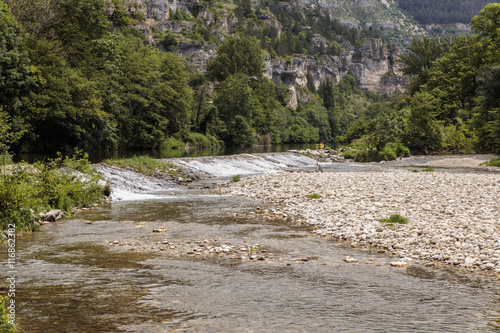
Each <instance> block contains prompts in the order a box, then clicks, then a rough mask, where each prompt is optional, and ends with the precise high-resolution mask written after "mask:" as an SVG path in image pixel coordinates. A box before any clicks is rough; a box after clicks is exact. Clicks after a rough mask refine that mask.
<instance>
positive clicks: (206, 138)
mask: <svg viewBox="0 0 500 333" xmlns="http://www.w3.org/2000/svg"><path fill="white" fill-rule="evenodd" d="M110 2H112V3H113V5H114V8H115V11H114V13H113V14H112V15H110V16H109V17H108V16H106V15H105V14H104V13H105V12H106V11H105V9H106V1H105V0H54V1H50V2H48V3H47V1H44V0H15V1H14V0H3V1H0V54H2V56H1V57H0V91H1V93H0V161H1V163H3V164H6V163H10V160H9V156H10V154H9V151H13V152H16V153H18V152H34V151H36V152H48V151H63V152H65V154H71V153H72V148H71V147H78V148H79V149H115V148H123V149H151V148H153V149H156V148H174V147H184V146H185V144H186V143H189V146H191V147H213V146H219V145H221V144H228V145H252V144H256V143H262V144H270V143H311V142H319V141H323V142H332V141H337V142H340V143H341V144H345V145H351V146H352V148H353V150H350V151H346V152H345V153H344V155H345V156H346V157H351V158H355V159H356V160H359V161H371V160H375V161H382V160H392V159H395V158H398V157H401V156H407V155H408V154H409V152H410V151H412V152H415V153H424V154H425V153H434V152H438V153H445V152H451V153H472V152H499V149H500V148H499V147H500V111H499V110H500V104H499V99H498V95H499V84H498V82H500V61H499V60H498V59H500V52H499V50H500V47H499V44H498V36H497V35H498V33H497V30H498V29H499V27H498V22H497V21H496V20H495V19H493V18H496V17H497V16H498V14H499V13H500V9H499V6H500V5H498V4H489V5H488V6H486V7H485V8H484V9H483V10H482V11H481V13H480V15H479V16H477V17H475V18H474V19H473V20H472V22H471V28H472V31H473V34H471V35H468V36H462V37H457V38H455V39H442V40H438V39H432V38H427V37H424V38H422V39H414V40H413V43H412V45H411V46H410V47H409V48H408V53H407V54H406V55H404V56H403V57H402V58H401V61H402V63H403V71H404V72H405V73H406V74H408V75H410V76H411V77H412V87H411V91H410V93H409V95H401V94H396V95H394V96H392V97H389V96H387V95H379V94H375V93H373V92H362V91H360V90H359V89H358V87H359V82H357V80H356V78H355V77H354V76H352V75H351V74H347V75H344V76H343V77H342V80H341V81H340V82H339V83H338V84H337V85H334V83H332V82H330V81H328V80H326V81H323V82H321V83H320V85H319V86H317V85H316V84H317V82H315V81H314V78H313V75H312V74H311V73H307V75H306V80H307V82H304V83H305V86H304V87H297V89H296V90H297V94H298V95H299V99H300V100H301V101H302V102H301V103H299V105H298V107H297V108H296V109H293V108H291V107H290V106H288V105H289V92H288V89H287V86H286V85H285V84H275V83H273V82H272V81H271V80H269V79H267V78H266V77H264V76H263V69H264V67H265V66H264V57H266V58H269V57H271V58H277V57H281V58H282V59H283V60H285V59H286V61H287V62H288V63H289V65H291V66H292V67H293V66H294V65H300V64H299V63H298V62H299V61H300V59H297V58H294V56H296V55H305V54H308V55H310V56H312V57H314V58H315V59H316V60H317V61H318V62H322V61H325V62H331V61H332V59H337V58H334V57H335V56H339V55H341V53H342V48H343V47H345V46H347V45H348V43H349V44H351V45H353V46H359V45H360V43H362V42H364V41H365V40H366V39H367V38H372V37H377V36H378V31H379V30H380V31H381V28H380V29H379V28H376V29H375V28H373V29H368V30H362V29H356V28H347V27H346V26H345V25H342V24H340V23H339V22H338V21H337V20H335V19H332V18H331V17H330V15H329V13H328V11H323V10H321V9H319V8H316V7H314V6H311V5H303V6H304V7H300V6H302V5H301V4H298V3H293V4H292V3H291V4H289V5H288V3H287V4H285V3H283V2H276V1H264V2H263V3H262V4H261V5H260V6H258V7H252V5H251V3H250V1H249V0H238V1H236V2H235V4H234V5H233V4H224V3H221V2H217V1H205V2H204V6H205V7H206V8H207V10H208V11H209V12H211V13H212V14H213V15H214V17H218V18H220V17H221V16H222V15H226V14H227V15H233V14H234V16H236V17H237V18H238V24H237V26H236V32H237V34H236V35H237V36H238V37H235V36H226V37H225V38H223V41H222V38H220V37H221V36H219V35H217V31H215V30H214V31H212V30H211V29H212V28H211V27H209V26H207V25H205V24H204V22H203V20H202V19H200V18H195V16H196V14H197V12H196V11H197V10H199V8H198V9H194V8H193V9H192V10H191V12H189V11H184V10H182V9H178V10H176V11H175V12H172V13H171V20H175V21H179V22H178V23H182V22H184V23H186V24H187V23H189V27H187V28H186V29H184V31H182V32H178V33H172V32H161V31H159V30H157V29H153V30H154V31H153V35H154V39H155V43H157V44H156V45H150V44H145V43H144V32H143V31H141V30H140V29H138V28H136V27H135V26H136V25H137V24H139V23H141V22H143V20H144V18H143V17H142V14H140V13H141V11H140V10H138V8H137V7H135V8H132V7H134V6H136V5H128V6H132V7H130V8H129V9H127V8H128V7H127V8H126V6H125V5H124V2H123V1H122V0H110V1H108V3H110ZM417 2H418V1H417V0H415V1H413V2H412V3H417ZM462 2H463V1H462ZM462 2H460V4H462ZM436 6H437V5H436ZM389 7H390V6H389ZM448 7H449V6H448ZM353 8H354V7H353ZM377 8H378V7H377ZM391 8H392V7H391ZM391 8H388V9H387V10H388V11H394V10H395V9H394V8H392V9H391ZM299 9H300V10H299ZM373 10H374V11H375V9H373ZM378 10H379V9H377V11H378ZM304 13H306V15H304ZM394 13H395V12H394ZM356 15H357V17H359V18H362V17H365V18H366V17H368V16H367V15H368V12H365V11H364V9H357V12H356ZM373 15H375V13H373ZM377 15H378V14H377ZM398 17H399V16H398ZM185 21H189V22H185ZM278 22H279V24H281V27H282V31H281V33H278V30H277V29H276V25H275V23H278ZM110 31H113V32H110ZM319 35H320V36H319ZM185 41H203V42H210V43H214V44H216V45H217V56H216V57H215V58H214V59H212V60H210V61H209V63H208V64H207V70H208V74H206V75H205V74H201V73H198V72H197V71H196V68H193V67H190V66H187V64H186V63H185V62H184V61H183V60H182V59H180V58H179V57H178V56H177V55H175V54H174V53H171V52H168V51H173V50H175V49H176V48H178V47H180V44H179V43H180V42H185ZM382 47H383V48H387V49H388V50H391V48H393V47H394V46H392V45H390V44H384V45H383V46H382ZM160 49H161V50H162V51H160ZM163 51H167V52H163ZM332 57H333V58H332ZM354 57H356V55H354ZM336 61H338V60H336ZM388 75H389V74H388Z"/></svg>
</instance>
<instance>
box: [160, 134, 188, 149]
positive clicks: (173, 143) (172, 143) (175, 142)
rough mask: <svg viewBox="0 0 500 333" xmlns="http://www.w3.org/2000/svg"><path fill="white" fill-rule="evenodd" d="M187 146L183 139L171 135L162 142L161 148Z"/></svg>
mask: <svg viewBox="0 0 500 333" xmlns="http://www.w3.org/2000/svg"><path fill="white" fill-rule="evenodd" d="M185 146H186V144H185V143H184V142H183V141H181V140H179V139H176V138H174V137H173V136H171V137H169V138H167V139H166V140H165V141H163V142H162V144H161V146H160V149H172V148H184V147H185Z"/></svg>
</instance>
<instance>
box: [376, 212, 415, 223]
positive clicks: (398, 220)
mask: <svg viewBox="0 0 500 333" xmlns="http://www.w3.org/2000/svg"><path fill="white" fill-rule="evenodd" d="M380 222H382V223H390V224H394V223H397V224H407V223H408V219H407V218H406V217H403V216H401V215H399V214H394V215H391V216H390V217H389V218H388V219H382V220H380Z"/></svg>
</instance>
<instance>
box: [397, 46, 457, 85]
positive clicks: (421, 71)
mask: <svg viewBox="0 0 500 333" xmlns="http://www.w3.org/2000/svg"><path fill="white" fill-rule="evenodd" d="M449 46H450V40H444V41H443V42H440V41H439V40H438V39H436V38H429V37H426V36H424V37H423V38H422V39H420V38H417V37H414V38H413V40H412V43H411V45H410V46H409V47H408V48H407V49H408V51H409V52H408V54H403V55H401V56H400V61H401V62H402V63H403V69H402V71H403V73H405V74H406V75H410V76H412V90H413V91H417V90H418V89H419V88H420V86H421V85H423V84H425V83H426V82H427V80H428V76H429V74H428V72H429V69H430V68H431V66H432V64H433V62H434V61H436V60H437V59H438V58H440V57H441V56H442V55H443V54H444V53H446V52H447V51H448V49H449Z"/></svg>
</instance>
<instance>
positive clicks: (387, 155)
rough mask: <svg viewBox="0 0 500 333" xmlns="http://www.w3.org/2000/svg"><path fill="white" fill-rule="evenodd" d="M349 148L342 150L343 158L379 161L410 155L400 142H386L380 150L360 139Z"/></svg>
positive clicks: (358, 160) (359, 160) (357, 160)
mask: <svg viewBox="0 0 500 333" xmlns="http://www.w3.org/2000/svg"><path fill="white" fill-rule="evenodd" d="M351 146H352V148H351V149H350V150H344V152H342V156H344V158H352V159H354V160H355V161H356V162H379V161H392V160H395V159H397V158H398V157H402V156H404V157H408V156H410V150H409V149H408V147H406V146H405V145H403V144H402V143H394V142H389V143H387V144H386V145H385V146H384V147H383V148H382V149H381V150H380V151H377V149H376V148H370V146H369V145H368V144H367V143H365V142H362V141H358V142H356V143H354V144H352V145H351Z"/></svg>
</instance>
